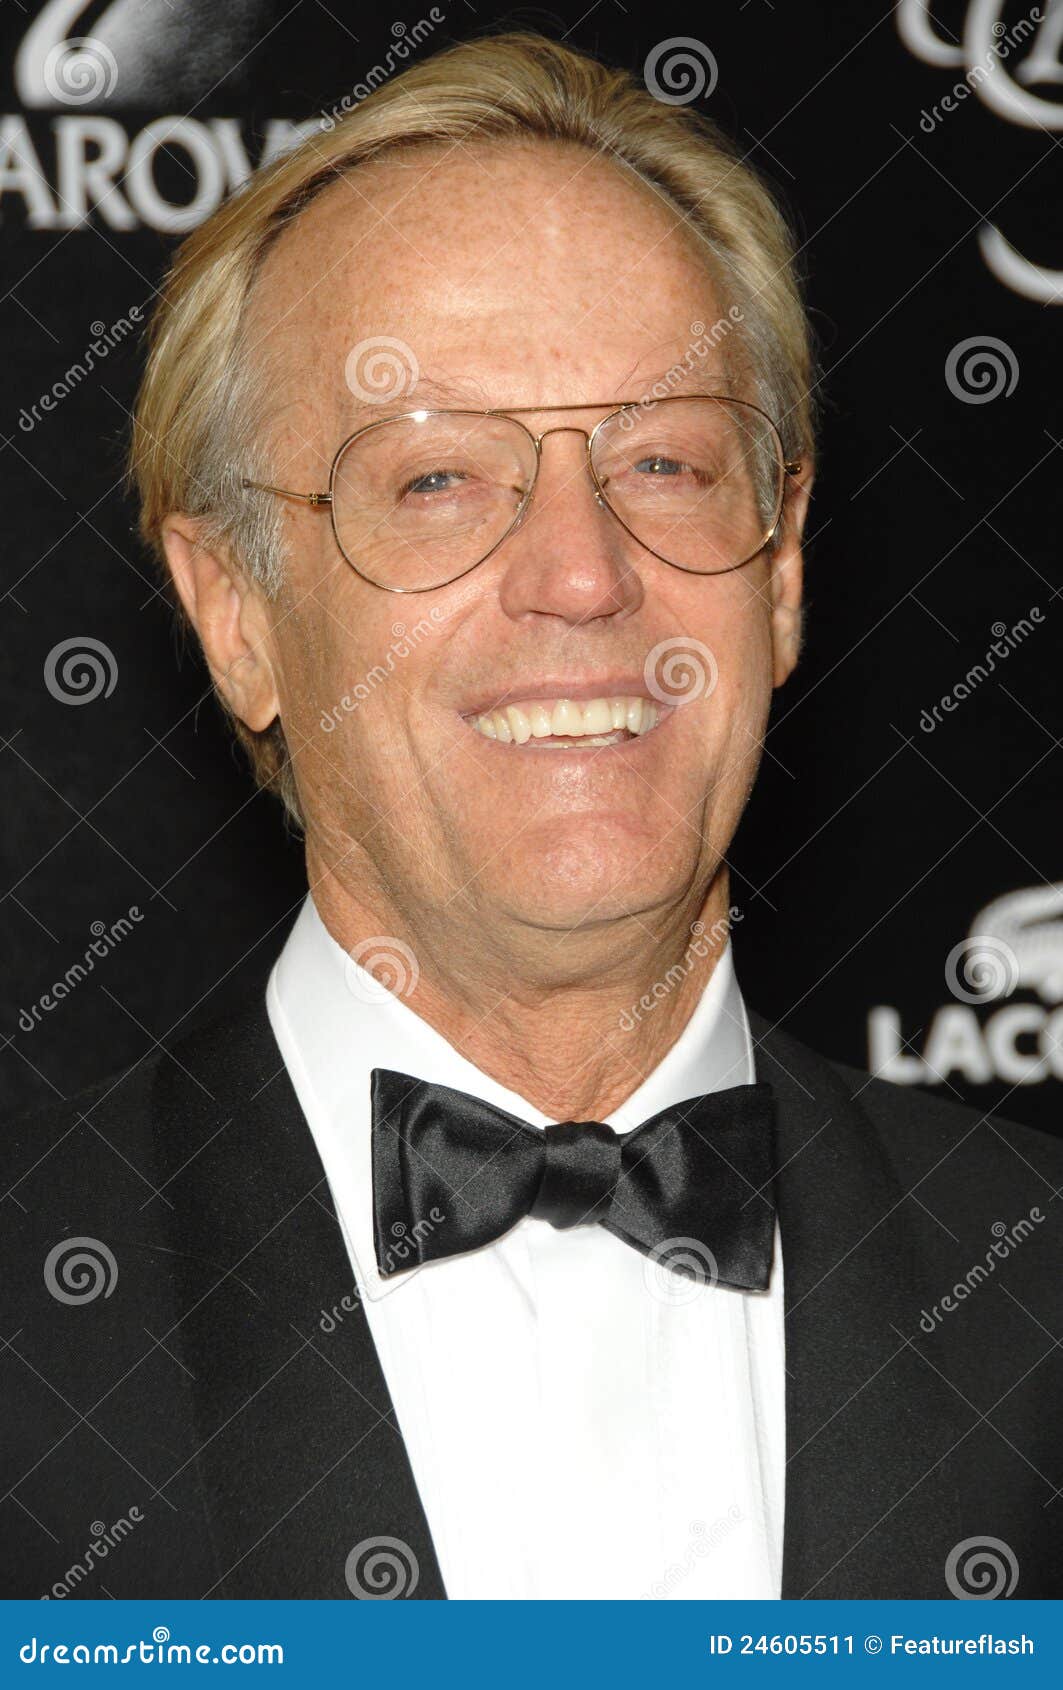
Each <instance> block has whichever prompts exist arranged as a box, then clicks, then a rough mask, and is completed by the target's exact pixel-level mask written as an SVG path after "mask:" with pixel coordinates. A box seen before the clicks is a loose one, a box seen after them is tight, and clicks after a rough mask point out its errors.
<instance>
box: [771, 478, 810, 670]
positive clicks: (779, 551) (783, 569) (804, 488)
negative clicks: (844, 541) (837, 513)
mask: <svg viewBox="0 0 1063 1690" xmlns="http://www.w3.org/2000/svg"><path fill="white" fill-rule="evenodd" d="M811 492H812V467H811V465H809V467H808V469H807V471H806V470H802V471H801V472H800V474H799V475H798V476H796V477H794V478H792V479H788V482H787V490H786V509H785V512H784V515H783V529H782V538H781V539H780V541H779V544H778V545H777V546H776V548H775V551H774V553H773V554H772V558H771V607H772V608H771V645H772V664H773V681H772V684H773V685H774V686H776V687H781V686H782V685H783V683H784V681H787V680H789V678H790V676H791V675H792V674H793V671H794V667H795V665H796V663H797V658H798V653H799V652H800V650H801V603H802V581H803V574H804V570H803V563H802V557H801V537H802V534H803V533H804V527H805V518H806V516H807V515H808V500H809V495H810V494H811Z"/></svg>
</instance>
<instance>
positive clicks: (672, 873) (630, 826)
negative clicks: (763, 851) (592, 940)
mask: <svg viewBox="0 0 1063 1690" xmlns="http://www.w3.org/2000/svg"><path fill="white" fill-rule="evenodd" d="M576 819H577V818H567V820H565V821H559V822H557V823H555V824H551V826H550V827H549V828H544V827H538V828H536V830H535V835H534V837H533V838H529V837H524V838H522V839H519V840H517V841H515V842H514V845H515V847H516V849H514V850H511V851H509V852H506V853H505V854H504V856H502V857H500V858H498V859H496V865H495V866H496V872H495V873H494V874H492V876H491V879H492V881H494V891H495V897H494V899H493V900H492V901H493V902H495V903H496V906H497V907H501V908H504V909H505V910H506V911H507V913H509V914H510V915H512V916H513V917H514V918H515V919H516V920H519V921H523V922H527V923H528V924H529V925H530V926H536V927H547V928H553V929H558V930H564V929H568V930H571V929H576V928H581V927H586V928H591V927H594V926H596V925H598V924H599V923H604V922H608V921H612V920H616V919H617V918H618V917H621V916H627V915H636V914H638V913H639V912H640V911H646V910H651V909H657V908H660V907H661V906H662V905H665V904H669V903H673V902H678V901H679V899H680V898H682V897H683V896H684V894H685V893H686V892H687V890H688V889H689V887H690V885H691V882H692V880H694V879H695V878H696V874H697V857H698V853H697V852H696V851H695V850H692V849H691V846H692V845H693V843H694V840H693V836H692V835H691V834H690V832H689V831H688V830H687V829H679V830H675V829H671V828H669V827H668V826H666V825H663V824H662V825H661V826H660V827H659V828H658V829H657V830H656V832H651V831H650V830H648V829H647V827H646V825H645V822H644V821H643V822H636V821H635V820H633V819H632V818H629V817H625V816H615V815H609V816H601V815H598V816H593V817H588V816H584V817H580V818H578V822H579V825H578V826H573V825H572V823H573V821H574V820H576Z"/></svg>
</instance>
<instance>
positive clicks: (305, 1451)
mask: <svg viewBox="0 0 1063 1690" xmlns="http://www.w3.org/2000/svg"><path fill="white" fill-rule="evenodd" d="M174 1057H175V1060H174V1062H172V1063H170V1064H168V1065H166V1066H165V1067H164V1069H163V1070H162V1071H161V1073H160V1076H159V1080H158V1083H157V1085H156V1092H155V1099H154V1113H155V1121H156V1127H157V1131H158V1132H159V1133H161V1134H168V1135H178V1136H179V1138H180V1140H181V1142H182V1144H183V1145H187V1150H186V1151H185V1155H184V1166H183V1168H182V1170H181V1171H180V1172H179V1173H178V1174H177V1176H176V1177H175V1178H174V1179H173V1180H172V1181H171V1182H170V1184H169V1185H168V1186H167V1188H166V1193H165V1194H166V1196H167V1197H168V1199H169V1201H170V1202H171V1203H172V1204H173V1213H172V1217H171V1220H172V1240H173V1245H174V1249H175V1252H177V1257H176V1260H177V1267H176V1273H177V1283H178V1287H179V1294H180V1307H181V1308H182V1309H183V1311H184V1313H183V1317H182V1319H181V1322H180V1325H179V1328H178V1330H177V1332H176V1333H175V1335H174V1337H173V1338H172V1339H171V1340H169V1342H170V1344H171V1346H173V1345H174V1344H176V1343H179V1344H180V1345H181V1351H180V1359H181V1362H182V1364H183V1365H184V1367H185V1368H186V1369H187V1370H188V1371H189V1372H190V1373H191V1375H192V1378H193V1385H192V1387H191V1390H192V1396H193V1399H194V1402H195V1416H196V1426H195V1429H194V1436H195V1446H196V1447H195V1451H194V1452H193V1455H192V1459H193V1460H194V1464H195V1468H196V1469H197V1470H198V1479H199V1488H200V1494H201V1496H202V1498H203V1506H204V1509H205V1511H206V1514H207V1517H208V1521H209V1529H210V1532H211V1536H212V1540H213V1548H214V1560H215V1564H216V1565H217V1567H218V1578H217V1582H216V1585H215V1587H214V1589H213V1590H211V1591H207V1592H204V1594H205V1595H213V1596H218V1597H221V1596H225V1597H266V1596H275V1595H276V1594H277V1592H278V1591H283V1592H284V1593H285V1594H286V1595H288V1596H291V1597H317V1598H327V1597H340V1598H343V1597H348V1598H349V1597H350V1596H351V1595H352V1594H353V1593H354V1591H359V1592H360V1593H364V1594H367V1595H379V1594H384V1593H390V1592H391V1591H392V1590H395V1592H396V1593H398V1594H406V1595H409V1596H413V1597H415V1598H431V1597H441V1596H443V1595H444V1594H445V1592H444V1590H443V1585H442V1580H441V1577H440V1573H439V1568H438V1564H437V1561H436V1556H435V1552H434V1549H433V1546H432V1540H431V1536H430V1534H429V1530H428V1525H427V1522H426V1520H425V1517H424V1512H423V1509H422V1507H421V1503H420V1499H419V1496H418V1494H417V1489H416V1486H415V1484H414V1480H413V1475H412V1473H411V1470H410V1466H409V1461H408V1459H407V1455H406V1449H405V1445H404V1443H403V1439H402V1436H401V1434H400V1432H399V1430H398V1428H397V1425H396V1421H395V1415H394V1410H393V1407H392V1404H391V1400H390V1397H389V1394H388V1390H387V1386H386V1384H385V1381H384V1377H383V1373H382V1370H381V1367H380V1362H379V1359H378V1357H377V1353H376V1348H375V1346H374V1344H373V1341H372V1338H371V1336H370V1332H369V1327H368V1323H367V1321H366V1317H365V1313H364V1310H363V1308H362V1306H361V1303H360V1302H359V1301H358V1299H357V1297H356V1296H355V1295H354V1294H353V1286H352V1273H351V1267H350V1263H349V1259H348V1256H347V1252H346V1248H345V1246H344V1242H343V1236H342V1233H341V1231H340V1228H339V1225H338V1222H337V1220H336V1217H335V1214H334V1211H333V1209H332V1204H331V1199H330V1195H329V1190H328V1186H327V1183H326V1180H325V1175H324V1170H323V1168H322V1166H321V1162H320V1160H319V1158H318V1155H317V1151H316V1149H315V1147H314V1143H313V1139H312V1137H311V1134H310V1132H309V1131H308V1129H307V1126H306V1122H305V1120H304V1118H303V1115H302V1111H301V1110H300V1107H299V1104H298V1101H297V1099H296V1096H295V1093H294V1091H293V1089H292V1086H291V1083H290V1081H289V1079H288V1075H287V1071H286V1069H285V1067H284V1064H283V1061H282V1059H281V1056H280V1052H279V1050H278V1048H277V1045H276V1042H275V1040H274V1038H273V1033H272V1029H271V1028H270V1025H269V1020H268V1015H267V1013H266V1009H265V1005H264V1002H262V1001H261V1000H260V1001H259V1002H258V1003H256V1004H255V1005H254V1006H253V1007H252V1008H250V1009H249V1010H248V1011H246V1012H245V1013H244V1014H242V1015H240V1016H238V1017H233V1018H231V1019H230V1020H229V1021H227V1022H225V1023H221V1024H219V1025H218V1026H217V1027H216V1028H212V1029H209V1030H208V1031H207V1032H205V1033H198V1034H196V1035H194V1036H192V1037H190V1038H189V1039H188V1040H187V1041H186V1042H185V1043H184V1044H183V1045H182V1046H179V1047H178V1048H177V1049H176V1051H175V1052H174ZM374 1540H377V1541H376V1542H375V1544H374ZM381 1540H384V1541H381ZM352 1586H353V1590H352Z"/></svg>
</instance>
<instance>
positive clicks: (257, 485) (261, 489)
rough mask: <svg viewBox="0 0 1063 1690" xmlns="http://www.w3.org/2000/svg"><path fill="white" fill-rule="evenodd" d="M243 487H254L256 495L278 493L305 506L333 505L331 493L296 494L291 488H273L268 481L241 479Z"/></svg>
mask: <svg viewBox="0 0 1063 1690" xmlns="http://www.w3.org/2000/svg"><path fill="white" fill-rule="evenodd" d="M240 486H241V487H253V488H254V490H255V492H256V493H276V494H277V495H278V496H279V497H280V498H282V499H298V500H299V502H300V504H303V505H331V503H332V494H331V493H295V492H293V491H292V489H291V488H290V487H272V486H271V485H270V484H269V482H268V481H249V480H248V479H247V477H246V476H243V477H241V480H240Z"/></svg>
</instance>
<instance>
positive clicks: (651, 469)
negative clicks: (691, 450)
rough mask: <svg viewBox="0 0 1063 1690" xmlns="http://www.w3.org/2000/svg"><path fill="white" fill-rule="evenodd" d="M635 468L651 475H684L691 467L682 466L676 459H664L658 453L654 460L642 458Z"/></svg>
mask: <svg viewBox="0 0 1063 1690" xmlns="http://www.w3.org/2000/svg"><path fill="white" fill-rule="evenodd" d="M634 467H635V469H637V470H640V471H642V472H643V473H648V474H650V475H682V473H683V471H684V470H685V469H687V468H689V465H687V464H681V463H679V462H678V460H677V459H675V458H665V457H662V456H661V454H660V453H657V454H656V455H655V456H654V457H652V458H640V459H639V461H638V463H637V464H635V466H634Z"/></svg>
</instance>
